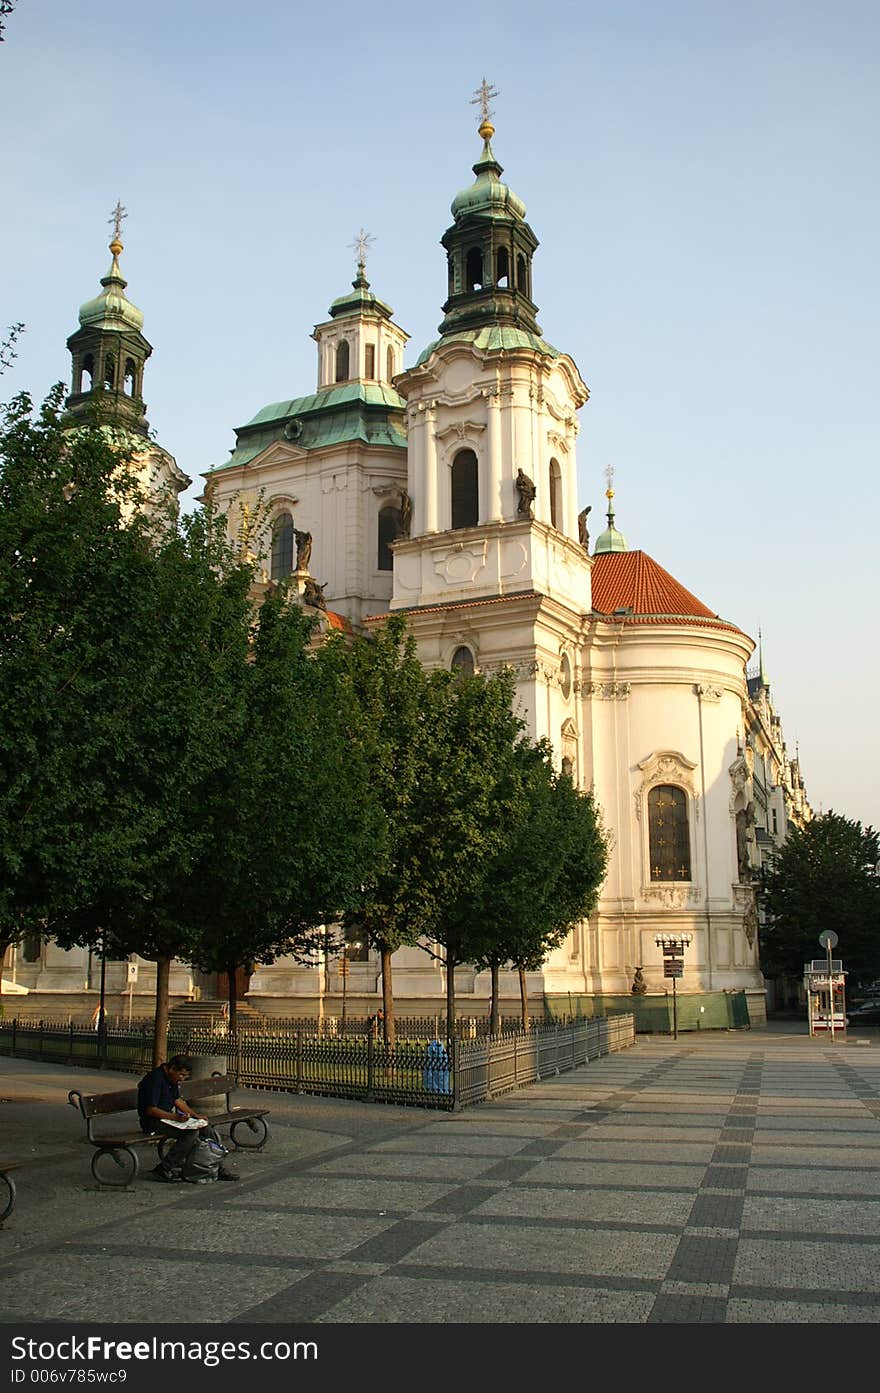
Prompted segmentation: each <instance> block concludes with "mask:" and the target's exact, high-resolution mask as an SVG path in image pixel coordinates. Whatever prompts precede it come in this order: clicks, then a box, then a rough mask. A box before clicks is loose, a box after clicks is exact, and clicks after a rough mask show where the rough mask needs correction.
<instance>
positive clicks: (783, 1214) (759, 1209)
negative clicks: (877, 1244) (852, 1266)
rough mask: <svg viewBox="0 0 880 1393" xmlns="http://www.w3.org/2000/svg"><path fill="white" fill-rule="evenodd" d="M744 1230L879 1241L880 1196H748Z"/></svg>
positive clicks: (744, 1207)
mask: <svg viewBox="0 0 880 1393" xmlns="http://www.w3.org/2000/svg"><path fill="white" fill-rule="evenodd" d="M742 1226H743V1231H744V1232H745V1231H747V1230H755V1229H757V1230H759V1231H763V1232H766V1231H768V1230H776V1231H781V1232H783V1233H786V1232H796V1233H798V1234H805V1233H807V1234H849V1235H855V1236H859V1237H863V1238H864V1237H873V1238H876V1239H878V1240H880V1198H878V1199H876V1200H865V1199H858V1200H854V1199H844V1198H842V1197H841V1196H839V1195H835V1196H830V1195H829V1196H827V1197H823V1198H822V1199H816V1198H813V1197H811V1196H809V1195H802V1196H799V1197H798V1198H796V1199H795V1198H787V1199H780V1198H775V1199H769V1198H766V1199H765V1198H761V1197H759V1196H755V1195H751V1194H750V1195H748V1196H747V1197H746V1199H745V1202H744V1205H743V1219H742Z"/></svg>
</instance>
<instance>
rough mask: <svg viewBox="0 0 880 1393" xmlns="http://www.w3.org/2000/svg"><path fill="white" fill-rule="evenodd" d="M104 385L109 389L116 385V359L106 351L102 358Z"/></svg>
mask: <svg viewBox="0 0 880 1393" xmlns="http://www.w3.org/2000/svg"><path fill="white" fill-rule="evenodd" d="M104 386H105V387H109V388H111V390H112V388H113V387H115V386H116V359H115V358H114V357H113V354H112V353H108V354H107V357H106V358H105V359H104Z"/></svg>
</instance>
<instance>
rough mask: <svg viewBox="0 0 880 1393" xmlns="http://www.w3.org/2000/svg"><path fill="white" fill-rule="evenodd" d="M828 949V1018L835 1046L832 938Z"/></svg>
mask: <svg viewBox="0 0 880 1393" xmlns="http://www.w3.org/2000/svg"><path fill="white" fill-rule="evenodd" d="M826 947H827V949H828V1008H829V1012H830V1015H829V1017H828V1020H829V1024H830V1026H831V1043H832V1045H833V1044H834V1043H835V1040H834V978H833V977H832V975H831V939H830V938H829V940H828V942H827V944H826Z"/></svg>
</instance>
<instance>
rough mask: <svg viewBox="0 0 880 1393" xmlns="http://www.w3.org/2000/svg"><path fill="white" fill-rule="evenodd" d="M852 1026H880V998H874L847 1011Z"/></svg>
mask: <svg viewBox="0 0 880 1393" xmlns="http://www.w3.org/2000/svg"><path fill="white" fill-rule="evenodd" d="M846 1014H847V1017H848V1019H849V1023H850V1025H880V998H877V997H873V998H871V999H870V1000H869V1001H863V1002H862V1003H861V1004H860V1005H859V1006H852V1007H850V1009H849V1010H848V1011H847V1013H846Z"/></svg>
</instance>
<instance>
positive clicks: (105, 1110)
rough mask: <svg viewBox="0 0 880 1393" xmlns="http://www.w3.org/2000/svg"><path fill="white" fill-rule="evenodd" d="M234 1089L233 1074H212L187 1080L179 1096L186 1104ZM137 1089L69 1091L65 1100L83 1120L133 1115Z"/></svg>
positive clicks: (135, 1106) (73, 1089)
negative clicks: (98, 1091) (95, 1091)
mask: <svg viewBox="0 0 880 1393" xmlns="http://www.w3.org/2000/svg"><path fill="white" fill-rule="evenodd" d="M235 1086H236V1079H235V1075H234V1074H214V1075H212V1077H211V1078H209V1079H187V1081H186V1082H185V1083H182V1084H181V1086H180V1096H181V1098H183V1099H184V1101H185V1102H187V1103H189V1102H192V1101H193V1100H194V1099H196V1098H210V1097H212V1096H213V1095H214V1094H215V1093H226V1094H229V1093H231V1092H232V1090H233V1089H234V1088H235ZM137 1095H138V1091H137V1089H136V1088H119V1089H117V1090H116V1091H115V1092H114V1093H80V1092H79V1090H78V1089H75V1088H72V1089H71V1090H70V1092H69V1093H68V1095H67V1101H68V1103H70V1104H71V1105H72V1106H73V1107H75V1108H79V1110H80V1112H81V1113H82V1115H83V1117H85V1118H87V1119H88V1118H90V1117H101V1116H108V1115H109V1114H111V1113H117V1112H134V1111H135V1110H136V1108H137Z"/></svg>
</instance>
